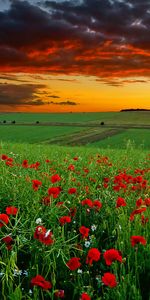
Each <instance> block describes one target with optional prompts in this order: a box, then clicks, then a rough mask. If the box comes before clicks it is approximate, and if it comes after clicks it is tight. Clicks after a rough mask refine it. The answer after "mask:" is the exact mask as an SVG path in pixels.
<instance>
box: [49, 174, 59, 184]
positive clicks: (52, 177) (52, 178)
mask: <svg viewBox="0 0 150 300" xmlns="http://www.w3.org/2000/svg"><path fill="white" fill-rule="evenodd" d="M50 180H51V182H52V183H55V182H58V181H60V180H61V177H60V176H59V175H58V174H55V175H52V176H51V179H50Z"/></svg>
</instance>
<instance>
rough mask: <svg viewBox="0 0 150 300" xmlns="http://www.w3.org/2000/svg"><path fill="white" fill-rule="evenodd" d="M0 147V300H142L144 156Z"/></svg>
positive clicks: (148, 224)
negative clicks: (62, 299)
mask: <svg viewBox="0 0 150 300" xmlns="http://www.w3.org/2000/svg"><path fill="white" fill-rule="evenodd" d="M0 150H1V157H0V168H1V172H0V186H1V189H0V210H1V213H0V239H1V249H0V250H1V251H0V264H1V271H0V299H3V300H8V299H9V300H26V299H27V300H46V299H51V300H56V299H61V298H64V299H67V300H80V299H81V300H90V299H91V300H110V299H111V300H135V299H136V300H149V299H150V297H149V296H150V286H149V282H150V221H149V216H150V198H149V189H150V155H149V154H148V152H147V151H144V150H143V151H140V150H136V149H130V148H128V149H126V150H117V149H114V150H110V149H97V148H88V147H87V148H86V147H80V148H77V147H73V148H70V147H58V146H46V145H43V146H42V145H29V144H13V143H11V144H10V143H4V142H3V143H1V144H0Z"/></svg>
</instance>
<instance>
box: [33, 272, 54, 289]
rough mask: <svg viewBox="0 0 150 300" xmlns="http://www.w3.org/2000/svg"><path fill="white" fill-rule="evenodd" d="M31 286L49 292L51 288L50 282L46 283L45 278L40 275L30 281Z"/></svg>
mask: <svg viewBox="0 0 150 300" xmlns="http://www.w3.org/2000/svg"><path fill="white" fill-rule="evenodd" d="M31 285H32V286H34V285H36V286H40V287H41V288H43V289H44V290H49V289H51V288H52V284H51V282H50V281H46V280H45V278H44V277H43V276H41V275H36V276H35V277H33V278H32V279H31Z"/></svg>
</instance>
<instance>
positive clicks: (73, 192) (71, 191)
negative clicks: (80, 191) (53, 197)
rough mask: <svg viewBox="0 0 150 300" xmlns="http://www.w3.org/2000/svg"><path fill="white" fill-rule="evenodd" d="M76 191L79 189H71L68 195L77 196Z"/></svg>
mask: <svg viewBox="0 0 150 300" xmlns="http://www.w3.org/2000/svg"><path fill="white" fill-rule="evenodd" d="M76 191H77V189H76V188H70V189H69V190H68V194H70V195H71V194H75V193H76Z"/></svg>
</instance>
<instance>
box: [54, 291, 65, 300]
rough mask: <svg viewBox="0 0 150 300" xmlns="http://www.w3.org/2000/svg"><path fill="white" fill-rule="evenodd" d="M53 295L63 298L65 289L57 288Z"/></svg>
mask: <svg viewBox="0 0 150 300" xmlns="http://www.w3.org/2000/svg"><path fill="white" fill-rule="evenodd" d="M54 294H55V297H57V298H61V299H62V298H64V297H65V291H64V290H58V291H56V292H55V293H54Z"/></svg>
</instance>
